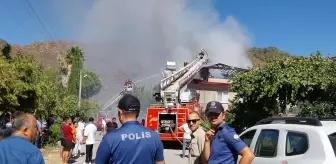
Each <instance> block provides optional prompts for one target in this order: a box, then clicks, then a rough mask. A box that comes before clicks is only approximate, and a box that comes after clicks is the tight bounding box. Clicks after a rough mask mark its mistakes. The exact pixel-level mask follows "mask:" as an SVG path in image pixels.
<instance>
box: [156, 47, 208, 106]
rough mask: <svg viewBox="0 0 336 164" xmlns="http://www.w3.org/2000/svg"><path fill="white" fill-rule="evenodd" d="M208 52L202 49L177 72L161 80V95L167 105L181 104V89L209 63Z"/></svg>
mask: <svg viewBox="0 0 336 164" xmlns="http://www.w3.org/2000/svg"><path fill="white" fill-rule="evenodd" d="M208 61H209V59H208V54H207V52H206V51H205V50H204V49H202V50H201V52H200V53H199V54H198V55H197V58H196V59H195V60H194V61H192V62H191V63H189V64H187V65H186V66H184V67H183V68H181V69H180V70H178V71H177V72H175V73H173V74H172V75H170V76H168V77H166V78H164V79H162V80H161V83H160V87H161V91H160V96H161V98H162V100H163V104H164V105H165V107H177V106H178V105H179V95H180V91H183V89H184V88H186V86H187V84H188V83H189V82H190V81H191V80H192V79H193V78H194V77H195V76H196V75H197V73H198V72H199V70H200V69H201V68H202V67H204V66H205V65H206V64H207V63H208Z"/></svg>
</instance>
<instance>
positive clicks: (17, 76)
mask: <svg viewBox="0 0 336 164" xmlns="http://www.w3.org/2000/svg"><path fill="white" fill-rule="evenodd" d="M0 70H1V71H0V72H1V73H0V76H1V80H0V90H1V91H0V104H1V109H2V110H9V111H13V110H21V111H27V112H31V111H34V109H36V108H37V106H38V99H39V97H40V96H41V95H42V94H43V92H44V91H43V88H44V86H45V80H46V79H47V76H46V74H45V73H44V72H43V67H42V66H41V65H39V64H38V63H37V62H36V61H35V60H33V59H32V58H30V57H24V56H19V57H16V58H15V60H13V61H12V62H11V63H8V62H7V60H6V59H4V58H0Z"/></svg>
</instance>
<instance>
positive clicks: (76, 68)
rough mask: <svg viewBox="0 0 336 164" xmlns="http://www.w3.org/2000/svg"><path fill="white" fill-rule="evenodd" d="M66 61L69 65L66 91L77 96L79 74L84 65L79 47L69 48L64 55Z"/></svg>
mask: <svg viewBox="0 0 336 164" xmlns="http://www.w3.org/2000/svg"><path fill="white" fill-rule="evenodd" d="M66 59H67V61H68V63H69V64H71V73H70V77H69V82H68V91H69V93H70V94H74V95H78V92H79V78H80V72H81V70H82V68H83V63H84V54H83V51H82V50H81V49H80V48H79V47H71V48H70V49H69V50H68V51H67V53H66Z"/></svg>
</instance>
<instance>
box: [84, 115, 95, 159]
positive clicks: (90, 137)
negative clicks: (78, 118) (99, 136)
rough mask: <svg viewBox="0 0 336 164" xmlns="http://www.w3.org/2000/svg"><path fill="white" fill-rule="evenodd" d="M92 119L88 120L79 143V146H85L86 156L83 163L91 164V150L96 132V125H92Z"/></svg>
mask: <svg viewBox="0 0 336 164" xmlns="http://www.w3.org/2000/svg"><path fill="white" fill-rule="evenodd" d="M93 121H94V119H93V117H90V118H89V124H88V125H86V127H85V129H84V136H83V139H82V141H81V144H84V143H85V144H86V156H85V163H89V164H91V161H92V149H93V145H94V144H95V142H96V140H95V133H96V131H97V127H96V125H94V124H93Z"/></svg>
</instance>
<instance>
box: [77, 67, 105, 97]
mask: <svg viewBox="0 0 336 164" xmlns="http://www.w3.org/2000/svg"><path fill="white" fill-rule="evenodd" d="M82 81H83V83H82V94H81V95H82V98H83V99H89V98H90V97H92V96H94V95H96V94H98V93H99V92H100V89H101V88H102V84H101V82H100V79H99V76H98V75H97V74H96V73H95V72H92V71H89V70H87V69H85V70H84V71H83V77H82Z"/></svg>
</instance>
